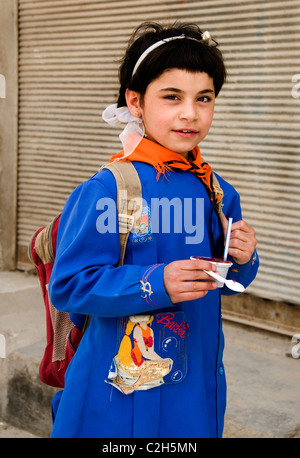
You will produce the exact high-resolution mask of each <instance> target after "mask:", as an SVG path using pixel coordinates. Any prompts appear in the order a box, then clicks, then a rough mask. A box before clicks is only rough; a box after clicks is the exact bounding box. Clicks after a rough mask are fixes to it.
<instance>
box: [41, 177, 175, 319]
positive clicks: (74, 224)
mask: <svg viewBox="0 0 300 458" xmlns="http://www.w3.org/2000/svg"><path fill="white" fill-rule="evenodd" d="M108 173H109V172H108ZM114 185H115V184H114ZM99 208H101V209H103V208H104V209H106V216H107V228H106V229H107V230H106V232H105V231H103V228H102V230H101V231H100V230H99V217H101V218H102V223H103V222H104V223H105V221H104V220H103V218H104V216H103V215H104V213H103V212H102V213H100V211H99ZM119 257H120V242H119V232H118V222H117V211H116V205H115V189H114V190H111V189H110V188H109V187H106V185H105V184H104V183H103V182H101V181H99V180H97V179H90V180H89V181H87V182H85V183H83V184H82V185H80V186H79V187H78V188H76V189H75V190H74V191H73V193H72V194H71V196H70V197H69V199H68V200H67V202H66V204H65V207H64V210H63V212H62V216H61V220H60V224H59V230H58V238H57V252H56V258H55V263H54V267H53V271H52V275H51V279H50V283H49V295H50V299H51V302H52V304H53V305H54V306H55V307H56V308H57V309H58V310H60V311H65V312H69V313H78V314H84V315H98V316H103V317H113V316H115V317H116V316H126V315H132V314H137V313H143V312H146V311H147V312H148V311H155V309H157V308H161V307H173V304H172V302H171V300H170V298H169V296H168V294H167V293H166V291H165V287H164V281H163V270H164V267H165V265H164V264H151V265H147V266H140V265H123V266H119V267H115V266H116V265H117V264H118V261H119Z"/></svg>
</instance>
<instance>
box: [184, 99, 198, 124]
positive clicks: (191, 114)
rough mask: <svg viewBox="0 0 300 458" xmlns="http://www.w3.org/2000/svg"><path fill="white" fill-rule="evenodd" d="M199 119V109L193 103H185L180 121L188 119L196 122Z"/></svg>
mask: <svg viewBox="0 0 300 458" xmlns="http://www.w3.org/2000/svg"><path fill="white" fill-rule="evenodd" d="M197 117H198V115H197V107H196V106H195V105H194V104H193V103H185V104H184V105H183V106H182V107H181V111H180V113H179V118H180V119H186V120H187V121H194V120H196V119H197Z"/></svg>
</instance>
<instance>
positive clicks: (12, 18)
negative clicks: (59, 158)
mask: <svg viewBox="0 0 300 458" xmlns="http://www.w3.org/2000/svg"><path fill="white" fill-rule="evenodd" d="M0 75H1V76H0V270H12V269H14V268H15V265H16V261H15V257H16V256H15V254H16V205H17V144H18V135H17V134H18V130H17V129H18V26H17V0H0Z"/></svg>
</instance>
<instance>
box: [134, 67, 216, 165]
mask: <svg viewBox="0 0 300 458" xmlns="http://www.w3.org/2000/svg"><path fill="white" fill-rule="evenodd" d="M128 92H132V94H128V95H129V98H128V99H127V103H128V102H129V103H128V107H129V109H131V105H130V95H131V96H132V100H131V101H133V100H135V108H134V109H133V110H131V112H132V114H136V113H137V110H138V111H139V112H140V114H141V115H142V119H143V122H144V126H145V132H146V135H147V138H149V139H150V140H153V141H155V142H156V143H159V144H160V145H162V146H164V147H165V148H168V149H170V150H172V151H175V152H177V153H179V154H181V155H182V156H184V157H187V156H188V152H189V151H191V150H192V149H193V148H194V147H195V146H196V145H197V144H198V143H200V142H201V141H202V140H203V139H204V138H205V136H206V135H207V133H208V131H209V129H210V126H211V123H212V119H213V114H214V106H215V90H214V83H213V79H212V78H211V77H210V76H209V75H208V74H207V73H202V72H189V71H186V70H180V69H170V70H167V71H165V72H164V73H163V74H162V75H161V76H159V77H158V78H156V79H155V80H153V81H152V82H151V83H150V84H149V85H148V87H147V89H146V93H145V95H144V97H143V100H141V97H140V95H139V94H138V93H133V91H128ZM134 94H135V95H136V98H135V99H134Z"/></svg>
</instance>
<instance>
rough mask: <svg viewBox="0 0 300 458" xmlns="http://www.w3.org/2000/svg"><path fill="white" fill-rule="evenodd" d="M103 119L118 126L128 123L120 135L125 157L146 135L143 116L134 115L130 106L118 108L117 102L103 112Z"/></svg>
mask: <svg viewBox="0 0 300 458" xmlns="http://www.w3.org/2000/svg"><path fill="white" fill-rule="evenodd" d="M102 119H103V120H104V121H105V122H107V123H108V124H110V125H111V126H116V125H118V124H121V123H125V124H127V125H126V127H125V129H124V130H123V131H122V132H121V134H120V135H119V138H120V140H121V142H122V144H123V149H124V157H126V156H129V154H131V153H132V152H133V151H134V150H135V148H136V147H137V146H138V144H139V143H140V141H141V140H142V138H143V137H144V135H145V128H144V124H143V120H142V118H139V117H137V116H133V115H132V114H131V113H130V111H129V109H128V107H120V108H118V106H117V104H116V103H115V104H113V105H110V106H109V107H107V108H106V109H105V110H104V111H103V113H102Z"/></svg>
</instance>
